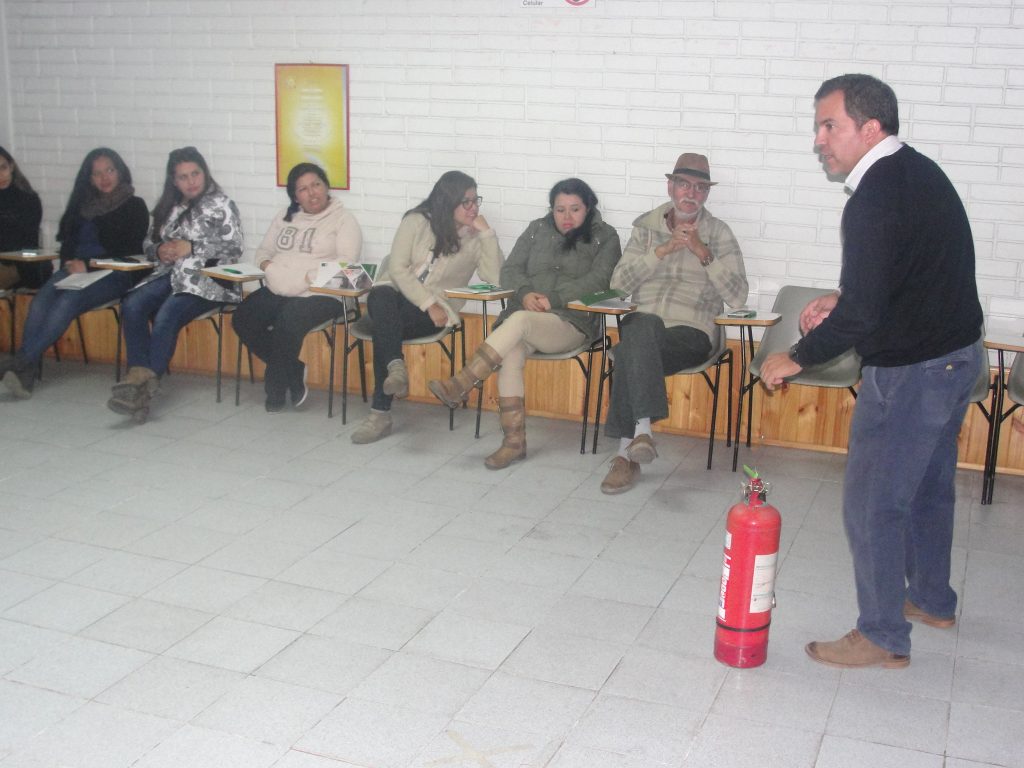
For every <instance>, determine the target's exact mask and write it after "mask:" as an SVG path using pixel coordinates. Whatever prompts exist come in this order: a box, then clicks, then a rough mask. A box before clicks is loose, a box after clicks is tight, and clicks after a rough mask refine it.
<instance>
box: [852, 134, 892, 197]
mask: <svg viewBox="0 0 1024 768" xmlns="http://www.w3.org/2000/svg"><path fill="white" fill-rule="evenodd" d="M902 146H903V142H902V141H900V140H899V139H898V138H896V137H895V136H886V137H885V138H884V139H882V140H881V141H880V142H878V143H877V144H875V146H873V147H872V148H871V149H869V150H868V151H867V153H866V154H865V155H864V157H862V158H861V159H860V160H858V161H857V164H856V165H855V166H853V170H852V171H850V174H849V175H848V176H847V177H846V183H845V187H846V189H847V190H849V192H850V194H851V195H852V194H853V193H854V192H855V191H856V190H857V185H858V184H860V180H861V179H862V178H864V174H865V173H867V172H868V168H870V167H871V166H872V165H874V164H875V163H877V162H878V161H879V160H881V159H882V158H883V157H888V156H889V155H894V154H896V153H897V152H898V151H899V150H900V147H902Z"/></svg>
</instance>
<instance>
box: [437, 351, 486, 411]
mask: <svg viewBox="0 0 1024 768" xmlns="http://www.w3.org/2000/svg"><path fill="white" fill-rule="evenodd" d="M500 367H501V356H500V355H499V354H498V353H497V352H495V351H494V349H493V348H492V347H491V346H490V345H489V344H488V343H487V342H486V341H485V342H484V343H483V344H481V345H480V346H479V347H477V350H476V354H474V355H473V357H472V358H471V359H470V361H469V362H468V363H466V367H465V368H463V369H462V370H461V371H459V372H458V373H456V374H455V375H454V376H452V377H451V378H450V379H431V380H430V382H428V383H427V386H428V387H430V391H431V392H433V393H434V396H435V397H436V398H437V399H438V400H440V401H441V402H442V403H444V404H445V405H447V406H448V407H449V408H458V407H459V406H460V405H462V403H463V402H464V401H465V399H466V398H467V397H469V393H470V392H471V391H472V390H473V387H475V386H476V385H477V384H480V383H481V382H483V381H484V380H485V379H486V378H487V377H488V376H490V375H491V374H492V373H494V372H495V371H496V370H498V369H499V368H500Z"/></svg>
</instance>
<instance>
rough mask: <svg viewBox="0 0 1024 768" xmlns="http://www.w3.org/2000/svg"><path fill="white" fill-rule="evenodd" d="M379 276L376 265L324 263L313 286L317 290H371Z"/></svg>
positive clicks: (321, 264) (338, 262) (346, 262)
mask: <svg viewBox="0 0 1024 768" xmlns="http://www.w3.org/2000/svg"><path fill="white" fill-rule="evenodd" d="M376 274H377V265H376V264H357V263H354V262H348V261H322V262H320V269H319V270H317V273H316V277H315V278H313V285H314V286H315V287H317V288H346V289H351V290H355V291H362V290H369V289H370V288H372V287H373V278H374V276H375V275H376Z"/></svg>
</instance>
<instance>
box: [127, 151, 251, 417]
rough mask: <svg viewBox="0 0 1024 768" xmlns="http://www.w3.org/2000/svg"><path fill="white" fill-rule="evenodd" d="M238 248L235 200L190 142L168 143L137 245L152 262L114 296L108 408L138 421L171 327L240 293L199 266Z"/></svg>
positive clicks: (164, 360) (167, 353)
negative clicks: (117, 375)
mask: <svg viewBox="0 0 1024 768" xmlns="http://www.w3.org/2000/svg"><path fill="white" fill-rule="evenodd" d="M242 248H243V242H242V224H241V221H240V219H239V215H238V208H237V207H236V206H235V204H234V202H232V200H231V199H230V198H229V197H228V196H227V195H225V194H224V192H223V191H222V190H221V188H220V185H218V184H217V182H216V181H214V180H213V176H211V175H210V169H209V167H208V166H207V164H206V159H205V158H204V157H203V156H202V155H201V154H199V150H198V149H196V148H195V147H183V148H181V149H175V150H173V151H172V152H171V153H170V155H169V156H168V158H167V171H166V173H165V175H164V190H163V194H161V196H160V200H159V201H157V204H156V207H155V208H154V209H153V224H152V226H151V227H150V230H149V235H148V236H147V237H146V242H145V245H144V252H145V254H146V257H147V258H148V259H149V261H151V262H152V263H153V264H154V266H155V268H154V270H153V271H152V272H151V273H150V274H149V275H147V276H146V278H145V279H144V280H143V281H142V282H141V283H139V285H138V286H137V287H135V288H134V289H132V291H131V292H130V293H129V294H128V295H127V296H125V298H124V301H123V302H122V303H121V325H122V328H123V329H124V341H125V346H126V347H127V350H128V374H127V375H126V376H125V380H124V381H123V382H121V383H120V384H116V385H115V386H114V389H113V391H112V392H111V397H110V400H108V401H107V407H109V408H110V410H112V411H114V412H115V413H121V414H124V415H126V416H132V417H133V418H134V419H135V420H136V421H140V422H141V421H145V419H146V416H147V414H148V413H149V401H150V397H151V396H152V394H153V393H154V392H156V390H157V388H158V386H159V381H160V377H161V376H163V375H164V374H165V373H166V372H167V366H168V364H169V363H170V362H171V357H172V356H173V355H174V348H175V347H176V346H177V343H178V332H179V331H180V330H181V329H182V328H183V327H184V326H185V325H187V324H188V323H189V322H191V321H192V320H194V319H195V318H197V317H199V316H200V315H202V314H203V313H204V312H207V311H209V310H211V309H215V308H216V307H217V306H218V305H220V304H224V303H227V302H237V301H239V300H240V299H241V297H242V295H241V294H242V292H241V288H240V287H239V284H238V283H224V282H218V281H216V280H213V279H212V278H209V277H206V276H205V275H203V274H202V270H203V268H204V267H212V266H215V265H217V264H233V263H234V262H236V261H238V259H239V258H240V257H241V255H242Z"/></svg>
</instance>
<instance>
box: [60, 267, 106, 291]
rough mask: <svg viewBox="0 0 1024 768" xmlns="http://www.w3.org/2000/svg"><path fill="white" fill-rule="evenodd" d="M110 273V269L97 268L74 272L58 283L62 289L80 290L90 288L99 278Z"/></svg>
mask: <svg viewBox="0 0 1024 768" xmlns="http://www.w3.org/2000/svg"><path fill="white" fill-rule="evenodd" d="M109 274H110V270H109V269H97V270H95V271H93V272H74V273H72V274H70V275H68V276H67V277H65V278H64V279H63V280H59V281H58V282H57V283H56V285H57V288H59V289H60V290H62V291H80V290H82V289H83V288H88V287H89V286H90V285H92V284H93V283H95V282H97V281H98V280H102V279H103V278H104V277H106V276H107V275H109Z"/></svg>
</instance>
